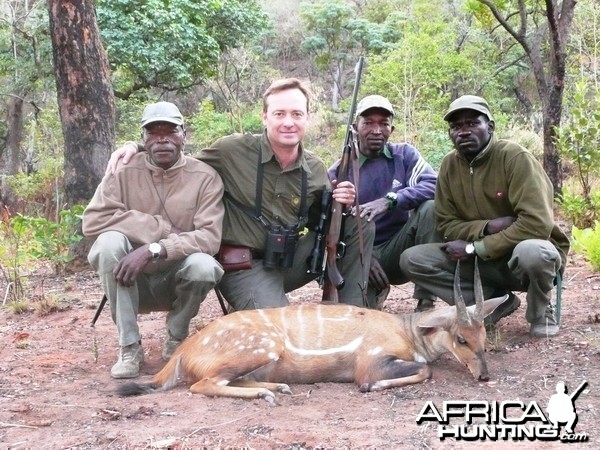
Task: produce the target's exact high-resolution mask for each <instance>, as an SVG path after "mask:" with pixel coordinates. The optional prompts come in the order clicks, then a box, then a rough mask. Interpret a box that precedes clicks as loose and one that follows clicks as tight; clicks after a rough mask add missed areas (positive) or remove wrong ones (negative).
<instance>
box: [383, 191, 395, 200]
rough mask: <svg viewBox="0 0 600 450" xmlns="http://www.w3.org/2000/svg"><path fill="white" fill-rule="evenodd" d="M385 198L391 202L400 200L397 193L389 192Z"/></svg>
mask: <svg viewBox="0 0 600 450" xmlns="http://www.w3.org/2000/svg"><path fill="white" fill-rule="evenodd" d="M385 196H386V198H389V199H390V200H396V199H397V198H398V194H396V193H395V192H388V193H387V194H386V195H385Z"/></svg>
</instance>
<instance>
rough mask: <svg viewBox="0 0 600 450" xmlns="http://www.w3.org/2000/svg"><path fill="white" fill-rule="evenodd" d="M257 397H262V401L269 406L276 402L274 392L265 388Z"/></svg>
mask: <svg viewBox="0 0 600 450" xmlns="http://www.w3.org/2000/svg"><path fill="white" fill-rule="evenodd" d="M258 398H262V399H263V400H264V401H266V402H267V403H268V404H269V405H271V406H275V405H276V404H277V403H276V402H275V394H273V393H272V392H271V391H269V390H267V389H265V391H264V392H260V393H259V394H258Z"/></svg>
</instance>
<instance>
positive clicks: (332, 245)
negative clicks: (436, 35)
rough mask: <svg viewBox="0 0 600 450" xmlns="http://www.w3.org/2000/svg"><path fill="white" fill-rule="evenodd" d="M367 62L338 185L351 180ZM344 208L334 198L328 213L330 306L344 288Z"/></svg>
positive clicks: (358, 70)
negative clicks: (341, 267) (341, 264)
mask: <svg viewBox="0 0 600 450" xmlns="http://www.w3.org/2000/svg"><path fill="white" fill-rule="evenodd" d="M363 62H364V59H363V57H362V56H361V57H360V58H359V59H358V63H357V64H356V69H355V73H356V74H355V78H354V89H353V92H352V102H351V104H350V113H349V116H348V125H347V128H346V137H345V139H344V148H343V153H342V158H341V161H340V165H339V167H338V172H337V182H338V184H339V183H341V182H342V181H346V180H348V170H349V168H350V158H351V157H352V150H353V146H354V143H355V141H356V140H355V136H354V134H353V133H354V132H355V131H354V127H353V123H354V114H355V112H356V100H357V97H358V90H359V87H360V78H361V75H362V69H363ZM343 209H344V205H342V204H341V203H339V202H338V201H336V200H335V199H333V198H332V199H331V204H330V213H329V219H328V223H329V228H328V230H327V237H326V241H325V251H326V260H325V263H326V269H325V274H324V275H325V278H324V282H323V297H322V301H327V302H330V303H338V302H339V295H338V291H339V290H340V289H342V288H343V287H344V285H345V280H344V277H343V276H342V274H341V272H340V270H339V268H338V261H339V260H340V259H342V258H343V256H344V251H345V247H344V243H343V242H341V241H340V234H341V230H342V222H343V217H342V213H343Z"/></svg>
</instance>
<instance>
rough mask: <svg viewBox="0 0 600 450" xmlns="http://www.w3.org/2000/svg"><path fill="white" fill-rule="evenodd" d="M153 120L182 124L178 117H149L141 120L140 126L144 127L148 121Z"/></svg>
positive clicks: (151, 121) (152, 121)
mask: <svg viewBox="0 0 600 450" xmlns="http://www.w3.org/2000/svg"><path fill="white" fill-rule="evenodd" d="M154 122H169V123H172V124H174V125H183V121H182V120H180V119H175V118H173V117H151V118H150V119H146V120H144V121H143V122H142V127H145V126H146V125H148V124H149V123H154Z"/></svg>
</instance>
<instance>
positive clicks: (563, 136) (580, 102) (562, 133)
mask: <svg viewBox="0 0 600 450" xmlns="http://www.w3.org/2000/svg"><path fill="white" fill-rule="evenodd" d="M569 103H570V105H569V106H570V107H569V113H570V114H569V116H568V118H567V119H566V120H564V121H563V123H562V125H561V127H560V128H559V129H558V130H557V132H556V134H557V138H556V147H557V148H558V150H559V152H560V154H561V155H562V156H563V157H565V158H566V159H567V160H568V161H570V162H571V163H572V166H573V170H574V177H575V179H576V180H577V182H578V183H579V186H580V188H581V191H582V193H583V199H582V201H583V207H582V209H583V210H584V211H585V210H586V209H590V210H592V211H591V216H595V215H597V214H598V213H597V212H596V209H597V207H598V204H597V203H596V204H594V201H593V200H592V190H593V182H594V179H595V178H596V177H597V176H598V175H599V174H600V90H598V89H595V88H594V87H593V86H591V85H589V84H588V83H587V82H584V81H582V82H579V83H576V84H575V86H574V90H573V95H572V99H571V101H570V102H569ZM591 216H590V214H589V213H588V217H589V218H590V219H591ZM590 224H591V223H590V222H588V223H587V224H585V225H586V226H589V225H590Z"/></svg>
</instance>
